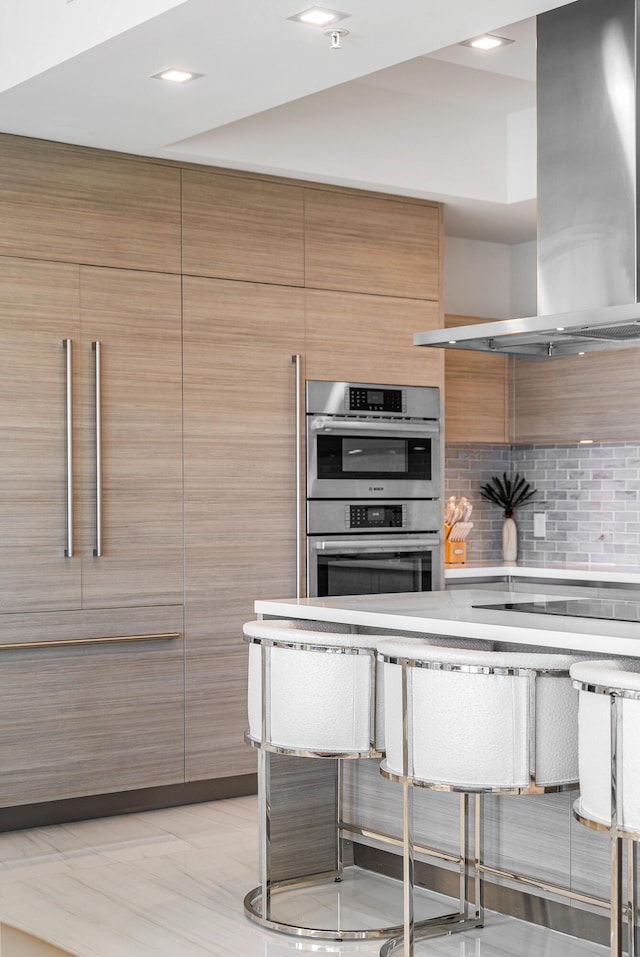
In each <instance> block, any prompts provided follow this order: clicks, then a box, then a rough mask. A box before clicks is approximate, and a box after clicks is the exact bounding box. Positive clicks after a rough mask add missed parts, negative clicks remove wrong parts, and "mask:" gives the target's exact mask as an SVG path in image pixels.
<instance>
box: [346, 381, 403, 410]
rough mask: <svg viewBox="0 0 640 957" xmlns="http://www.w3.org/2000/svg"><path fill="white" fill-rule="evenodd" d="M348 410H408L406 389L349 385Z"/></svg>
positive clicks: (347, 393)
mask: <svg viewBox="0 0 640 957" xmlns="http://www.w3.org/2000/svg"><path fill="white" fill-rule="evenodd" d="M345 411H346V412H398V413H400V414H402V413H403V412H406V411H407V399H406V393H405V390H404V389H373V388H370V387H368V386H348V387H347V388H346V389H345Z"/></svg>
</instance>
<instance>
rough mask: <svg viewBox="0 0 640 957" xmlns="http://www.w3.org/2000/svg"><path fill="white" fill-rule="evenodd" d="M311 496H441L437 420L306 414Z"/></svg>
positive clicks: (366, 497) (308, 472)
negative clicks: (418, 420)
mask: <svg viewBox="0 0 640 957" xmlns="http://www.w3.org/2000/svg"><path fill="white" fill-rule="evenodd" d="M307 497H308V498H342V499H345V498H362V499H368V498H439V497H440V432H439V426H438V422H437V421H429V420H423V421H420V422H417V421H407V420H404V421H403V420H394V419H374V418H371V419H365V418H357V417H348V416H339V415H308V416H307Z"/></svg>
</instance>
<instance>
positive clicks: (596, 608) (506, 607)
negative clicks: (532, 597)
mask: <svg viewBox="0 0 640 957" xmlns="http://www.w3.org/2000/svg"><path fill="white" fill-rule="evenodd" d="M474 607H475V608H483V609H485V610H487V609H492V610H493V611H516V612H524V613H525V614H527V615H559V616H560V617H562V618H601V619H604V620H606V621H632V622H638V623H639V624H640V601H628V600H626V599H615V600H614V599H610V598H562V599H557V600H556V599H550V600H549V601H511V602H504V604H498V605H474Z"/></svg>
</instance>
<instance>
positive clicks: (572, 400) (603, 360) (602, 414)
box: [514, 348, 640, 443]
mask: <svg viewBox="0 0 640 957" xmlns="http://www.w3.org/2000/svg"><path fill="white" fill-rule="evenodd" d="M639 368H640V349H636V348H632V349H623V350H621V351H613V352H602V353H591V354H588V355H585V356H573V357H571V358H569V359H556V360H553V361H550V362H523V361H517V362H515V363H514V377H515V400H514V401H515V410H514V423H515V424H514V441H515V442H520V443H528V442H552V443H555V442H560V443H562V442H577V441H579V440H580V439H593V440H595V441H629V440H637V439H638V438H640V415H639V413H640V376H639V375H638V369H639Z"/></svg>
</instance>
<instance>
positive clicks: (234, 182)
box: [182, 170, 304, 286]
mask: <svg viewBox="0 0 640 957" xmlns="http://www.w3.org/2000/svg"><path fill="white" fill-rule="evenodd" d="M303 222H304V203H303V189H302V187H300V186H294V185H288V184H283V183H275V182H269V181H267V180H256V179H252V178H251V177H249V176H230V175H226V174H224V173H215V172H207V171H204V170H202V171H200V170H185V171H184V173H183V240H182V241H183V270H184V272H185V273H186V274H187V275H191V276H211V277H214V278H221V279H243V280H247V281H250V282H268V283H278V284H282V285H287V286H302V285H304V245H303V244H304V227H303Z"/></svg>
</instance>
